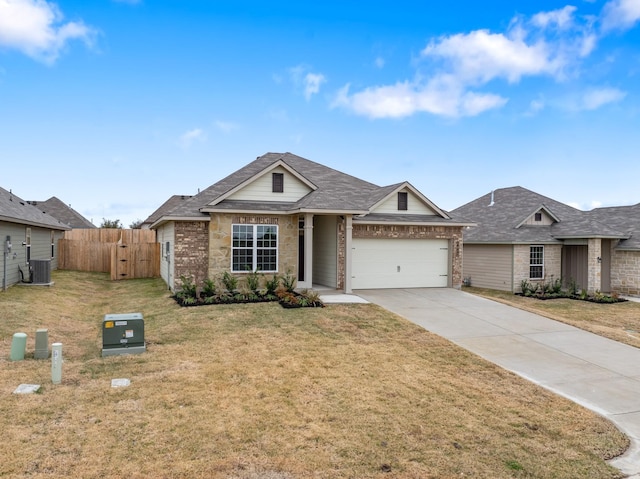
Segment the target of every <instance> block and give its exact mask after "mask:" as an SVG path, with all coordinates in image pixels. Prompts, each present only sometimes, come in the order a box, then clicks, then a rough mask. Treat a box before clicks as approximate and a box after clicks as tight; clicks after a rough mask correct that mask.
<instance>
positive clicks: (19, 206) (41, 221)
mask: <svg viewBox="0 0 640 479" xmlns="http://www.w3.org/2000/svg"><path fill="white" fill-rule="evenodd" d="M0 221H8V222H10V223H19V224H25V225H29V226H40V227H43V228H51V229H57V230H68V229H70V228H69V226H67V225H66V224H64V223H63V222H62V221H59V220H58V219H56V218H54V217H53V216H51V215H48V214H46V213H43V212H42V211H40V210H39V209H38V208H36V207H35V206H33V205H30V204H29V203H28V202H27V201H24V200H23V199H21V198H19V197H18V196H16V195H15V194H14V193H12V192H11V191H7V190H5V189H4V188H0Z"/></svg>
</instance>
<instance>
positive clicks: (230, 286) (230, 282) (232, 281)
mask: <svg viewBox="0 0 640 479" xmlns="http://www.w3.org/2000/svg"><path fill="white" fill-rule="evenodd" d="M222 284H224V287H225V288H226V289H227V292H228V293H229V294H230V295H232V296H233V294H234V293H235V291H236V288H237V287H238V278H236V277H235V276H234V275H232V274H231V273H229V272H228V271H225V272H224V273H222Z"/></svg>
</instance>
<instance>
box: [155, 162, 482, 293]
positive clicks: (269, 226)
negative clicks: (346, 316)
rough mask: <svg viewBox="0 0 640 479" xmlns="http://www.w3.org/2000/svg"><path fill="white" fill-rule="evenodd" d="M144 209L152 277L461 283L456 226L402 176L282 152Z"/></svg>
mask: <svg viewBox="0 0 640 479" xmlns="http://www.w3.org/2000/svg"><path fill="white" fill-rule="evenodd" d="M173 202H174V203H175V204H174V207H173V208H166V207H165V205H166V204H167V203H165V205H163V206H162V207H161V208H159V209H158V210H159V211H156V212H154V213H153V214H152V215H151V220H149V219H148V220H146V221H145V222H149V223H150V225H149V226H150V228H152V229H155V230H156V232H157V235H156V237H157V240H158V241H159V242H160V243H161V246H162V260H161V274H162V277H163V278H164V279H165V281H166V282H167V284H168V285H169V287H170V288H171V289H175V288H179V286H180V277H181V276H185V277H190V278H192V279H193V280H194V281H195V282H196V283H197V284H201V283H202V281H203V280H204V279H206V278H208V279H214V278H215V277H217V276H219V275H220V274H222V273H224V272H230V273H232V274H234V275H236V276H237V277H240V278H241V277H242V276H244V275H246V274H247V273H249V272H251V271H258V272H261V273H265V275H270V274H278V275H282V274H287V273H289V274H292V275H294V277H295V278H296V279H297V286H298V287H301V288H311V287H314V286H316V285H322V286H324V287H328V288H333V289H338V290H342V291H345V292H350V291H352V290H353V289H373V288H393V287H401V288H410V287H460V285H461V281H462V276H461V274H462V229H463V227H465V226H468V225H471V224H472V223H470V222H467V221H464V220H461V219H459V218H457V217H456V216H455V215H451V214H449V213H448V212H446V211H444V210H442V209H440V208H439V207H438V206H436V205H435V204H434V203H433V202H431V200H429V199H428V198H427V197H426V196H424V195H423V194H422V193H421V192H420V191H418V190H417V189H416V188H415V187H414V186H412V185H411V184H410V183H409V182H406V181H405V182H401V183H397V184H393V185H389V186H383V187H381V186H377V185H374V184H372V183H369V182H367V181H364V180H362V179H359V178H356V177H354V176H351V175H348V174H345V173H343V172H340V171H337V170H335V169H332V168H329V167H327V166H324V165H321V164H319V163H316V162H313V161H310V160H308V159H305V158H302V157H300V156H297V155H294V154H291V153H267V154H265V155H263V156H260V157H258V158H257V159H256V160H254V161H252V162H250V163H248V164H247V165H245V166H243V167H242V168H240V169H239V170H237V171H235V172H234V173H232V174H231V175H229V176H227V177H226V178H223V179H221V180H220V181H218V182H216V183H214V184H213V185H211V186H210V187H209V188H206V189H204V190H203V191H201V192H199V193H198V194H197V195H194V196H193V197H184V198H183V199H180V200H177V199H175V197H174V198H173Z"/></svg>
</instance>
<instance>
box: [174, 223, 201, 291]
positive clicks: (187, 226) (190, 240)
mask: <svg viewBox="0 0 640 479" xmlns="http://www.w3.org/2000/svg"><path fill="white" fill-rule="evenodd" d="M207 226H208V225H207V222H206V221H176V223H175V244H174V250H173V255H174V258H175V259H174V262H175V264H174V271H175V283H176V286H175V287H176V289H180V285H181V284H182V282H181V281H180V276H185V277H187V278H189V277H190V278H191V279H192V280H193V281H194V282H195V283H196V285H198V286H200V285H201V284H202V281H203V280H204V279H205V278H206V277H207V268H208V265H209V229H208V227H207Z"/></svg>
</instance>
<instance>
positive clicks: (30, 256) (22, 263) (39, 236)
mask: <svg viewBox="0 0 640 479" xmlns="http://www.w3.org/2000/svg"><path fill="white" fill-rule="evenodd" d="M69 229H71V228H70V227H69V226H67V225H66V224H64V223H63V222H61V221H59V220H57V219H56V218H54V217H52V216H51V215H48V214H46V213H43V212H42V211H40V210H39V209H38V208H36V207H35V206H33V205H30V204H29V203H28V202H26V201H24V200H22V199H20V198H19V197H18V196H16V195H15V194H13V192H11V191H7V190H5V189H3V188H0V239H1V240H2V249H3V254H2V260H1V262H0V271H1V274H2V289H3V290H5V289H6V288H7V287H8V286H10V285H12V284H16V283H19V282H20V281H22V280H23V279H24V280H25V281H30V280H32V278H30V274H29V270H30V267H32V266H33V263H35V262H36V260H38V261H42V260H45V262H46V263H47V268H48V271H50V270H52V269H56V268H57V267H58V258H57V250H58V248H57V244H58V240H59V239H60V238H61V237H62V235H63V233H64V231H66V230H69ZM21 271H22V274H21Z"/></svg>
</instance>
